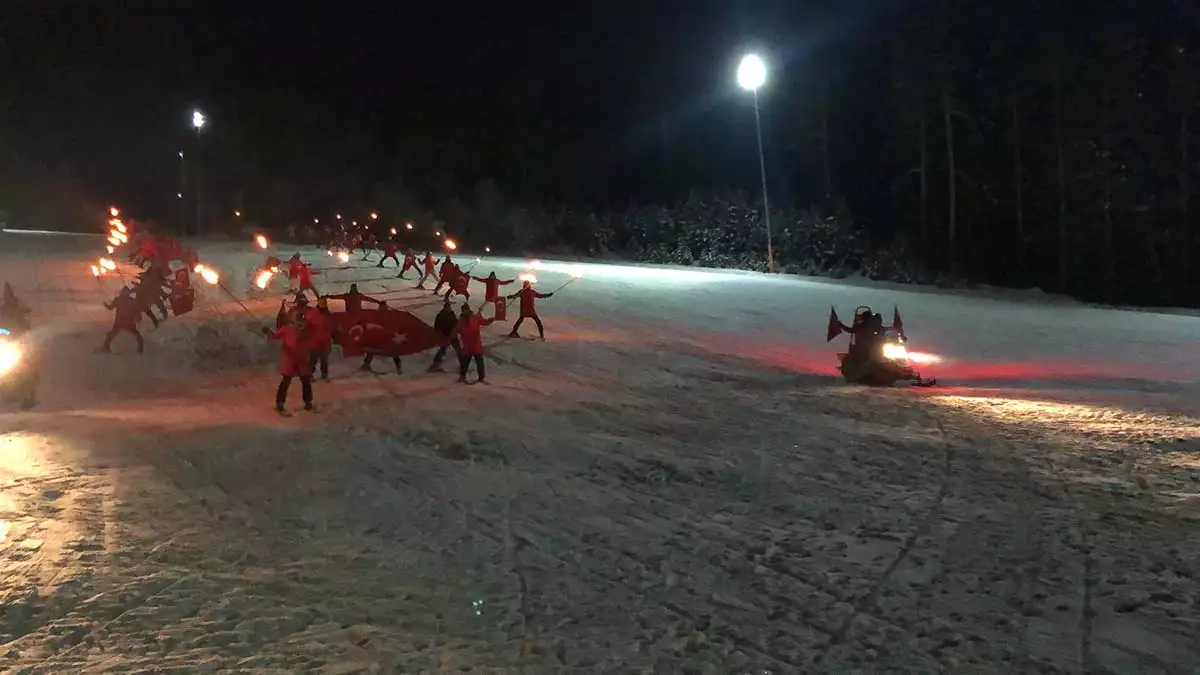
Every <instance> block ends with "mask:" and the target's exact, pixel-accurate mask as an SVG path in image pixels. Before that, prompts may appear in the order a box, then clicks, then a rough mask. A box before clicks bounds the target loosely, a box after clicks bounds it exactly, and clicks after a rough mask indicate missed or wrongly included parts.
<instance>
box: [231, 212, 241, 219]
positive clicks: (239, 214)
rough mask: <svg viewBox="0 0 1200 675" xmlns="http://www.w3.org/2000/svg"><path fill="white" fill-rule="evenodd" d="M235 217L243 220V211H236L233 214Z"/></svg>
mask: <svg viewBox="0 0 1200 675" xmlns="http://www.w3.org/2000/svg"><path fill="white" fill-rule="evenodd" d="M233 215H235V216H237V217H238V218H241V217H242V212H241V211H234V212H233Z"/></svg>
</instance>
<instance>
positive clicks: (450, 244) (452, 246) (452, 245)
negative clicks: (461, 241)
mask: <svg viewBox="0 0 1200 675" xmlns="http://www.w3.org/2000/svg"><path fill="white" fill-rule="evenodd" d="M456 248H458V244H456V243H454V240H453V239H447V240H446V249H447V250H450V251H453V250H455V249H456Z"/></svg>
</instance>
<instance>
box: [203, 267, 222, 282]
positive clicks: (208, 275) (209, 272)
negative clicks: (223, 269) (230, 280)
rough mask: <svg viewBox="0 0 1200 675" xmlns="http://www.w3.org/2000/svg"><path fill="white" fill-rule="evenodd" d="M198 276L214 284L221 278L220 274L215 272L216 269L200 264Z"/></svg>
mask: <svg viewBox="0 0 1200 675" xmlns="http://www.w3.org/2000/svg"><path fill="white" fill-rule="evenodd" d="M200 278H201V279H204V280H205V281H207V282H208V283H210V284H213V285H214V286H215V285H216V283H217V282H218V281H220V280H221V275H219V274H217V271H216V270H214V269H211V268H208V267H204V266H203V265H202V266H201V270H200Z"/></svg>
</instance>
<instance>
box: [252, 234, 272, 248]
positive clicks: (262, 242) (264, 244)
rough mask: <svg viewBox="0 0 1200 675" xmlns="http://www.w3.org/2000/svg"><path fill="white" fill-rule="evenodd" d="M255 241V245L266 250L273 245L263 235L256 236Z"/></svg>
mask: <svg viewBox="0 0 1200 675" xmlns="http://www.w3.org/2000/svg"><path fill="white" fill-rule="evenodd" d="M254 241H255V243H257V244H258V247H259V248H266V247H268V246H270V245H271V242H270V241H269V240H268V239H267V238H266V237H265V236H263V235H261V234H259V235H256V236H255V237H254Z"/></svg>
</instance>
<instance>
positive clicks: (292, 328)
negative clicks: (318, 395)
mask: <svg viewBox="0 0 1200 675" xmlns="http://www.w3.org/2000/svg"><path fill="white" fill-rule="evenodd" d="M262 330H263V334H264V335H266V336H267V337H269V338H271V339H272V340H279V341H280V342H281V343H282V350H281V352H280V354H279V376H280V377H279V387H278V388H277V389H276V390H275V411H276V412H278V413H279V414H280V415H290V414H291V413H289V412H288V411H287V409H286V408H284V404H286V403H287V395H288V388H289V387H291V385H292V379H293V378H296V377H299V378H300V387H301V389H300V392H301V394H300V395H301V398H303V399H304V409H305V410H312V409H313V393H312V369H311V368H310V367H309V359H310V354H311V352H312V340H313V336H312V334H311V332H310V331H309V330H308V318H307V317H306V316H305V314H304V313H303V312H295V313H293V314H292V321H291V323H288V324H285V325H283V326H281V327H280V328H279V330H271V329H270V328H267V327H266V326H263V329H262Z"/></svg>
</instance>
